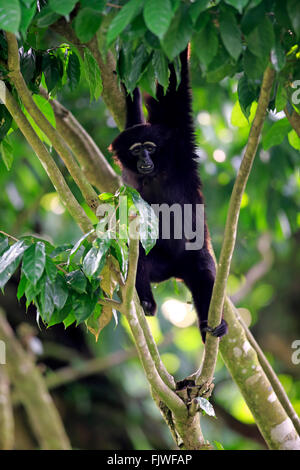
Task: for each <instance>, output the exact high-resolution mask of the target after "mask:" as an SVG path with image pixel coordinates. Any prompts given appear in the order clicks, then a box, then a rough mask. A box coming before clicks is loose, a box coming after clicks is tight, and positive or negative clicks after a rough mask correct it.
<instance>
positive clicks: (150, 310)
mask: <svg viewBox="0 0 300 470" xmlns="http://www.w3.org/2000/svg"><path fill="white" fill-rule="evenodd" d="M141 304H142V307H143V309H144V312H145V315H147V316H149V317H150V316H151V317H153V316H154V315H155V314H156V309H157V306H156V303H155V302H154V301H152V302H151V301H149V300H142V301H141Z"/></svg>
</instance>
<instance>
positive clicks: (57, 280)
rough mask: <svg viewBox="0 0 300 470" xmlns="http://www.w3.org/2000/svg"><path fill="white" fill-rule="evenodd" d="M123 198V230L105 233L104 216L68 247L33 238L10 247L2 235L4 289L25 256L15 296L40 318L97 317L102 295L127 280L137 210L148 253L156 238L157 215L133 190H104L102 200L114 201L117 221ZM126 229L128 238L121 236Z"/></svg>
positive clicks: (0, 283) (0, 281)
mask: <svg viewBox="0 0 300 470" xmlns="http://www.w3.org/2000/svg"><path fill="white" fill-rule="evenodd" d="M120 196H123V198H126V206H125V211H126V213H125V219H124V214H123V219H122V222H123V223H124V221H126V225H127V229H126V230H125V231H124V227H123V228H122V230H121V229H120V230H117V228H115V229H114V231H108V232H103V224H101V220H100V224H99V226H100V228H99V227H97V229H96V231H95V230H92V231H90V232H89V233H88V234H85V235H84V236H82V237H81V238H80V239H79V240H78V241H77V242H76V243H75V245H74V246H69V245H68V246H67V247H66V246H65V245H62V246H58V247H54V246H53V245H52V244H50V243H49V242H47V241H45V240H42V239H38V238H35V237H24V238H23V239H22V240H20V241H17V242H15V243H13V244H12V245H11V246H10V245H9V240H8V238H7V237H6V236H5V235H2V234H0V287H1V288H2V289H3V288H4V286H5V285H6V283H7V281H8V280H9V279H10V278H11V276H12V275H13V274H14V272H15V271H16V269H17V268H18V266H19V264H20V262H21V260H22V267H21V275H20V280H19V285H18V291H17V298H18V299H19V300H20V299H21V298H22V297H23V296H24V295H25V297H26V307H27V308H28V307H29V305H30V304H31V303H34V305H35V306H36V308H37V312H38V318H41V319H42V321H43V322H44V323H45V324H46V325H49V326H51V325H54V324H56V323H61V322H65V321H67V325H69V324H71V323H73V322H75V321H76V323H77V324H80V323H82V322H84V321H86V320H88V319H89V318H90V317H92V316H93V315H96V316H97V317H98V316H99V304H97V302H98V300H99V298H101V297H102V298H103V297H105V296H107V295H108V296H109V297H111V296H112V294H113V293H114V291H115V290H118V284H119V280H118V279H119V278H118V276H120V277H122V276H124V277H125V278H126V275H127V270H128V239H129V238H128V237H129V233H131V232H130V222H132V220H133V219H135V218H136V216H137V213H138V215H139V217H140V220H139V224H138V232H137V233H138V234H140V236H141V242H142V244H143V246H144V248H145V250H146V253H148V252H149V251H150V250H151V248H152V247H153V246H154V244H155V242H156V237H157V220H156V217H155V216H154V214H153V211H152V209H151V208H150V206H148V204H147V203H146V202H145V201H143V199H142V198H141V197H140V195H139V194H138V193H137V191H135V190H134V189H132V188H130V187H125V186H122V187H121V188H120V189H119V190H118V191H117V193H116V194H111V193H103V194H101V195H100V201H102V203H103V204H106V203H110V204H111V205H112V207H113V208H114V212H115V214H116V216H117V220H118V224H119V223H120V220H119V217H120V209H119V206H120V204H121V203H120V199H119V198H120ZM134 211H135V214H134ZM150 217H151V218H150ZM132 218H133V219H132ZM124 233H125V235H126V236H125V238H122V236H123V235H124ZM133 233H135V232H133ZM153 233H154V235H155V237H154V238H153ZM96 234H97V236H96V237H95V235H96ZM91 235H94V240H93V241H91V240H90V236H91ZM151 236H152V238H151ZM113 273H114V275H113ZM65 325H66V324H65ZM96 336H98V335H96Z"/></svg>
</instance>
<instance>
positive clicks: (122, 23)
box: [106, 0, 141, 45]
mask: <svg viewBox="0 0 300 470" xmlns="http://www.w3.org/2000/svg"><path fill="white" fill-rule="evenodd" d="M140 7H141V1H140V0H130V1H129V2H128V3H126V4H125V5H124V6H122V8H121V9H120V11H119V13H118V14H117V16H115V18H114V19H113V20H112V22H111V23H110V25H109V28H108V32H107V37H106V42H107V44H108V45H110V44H111V43H112V42H113V41H114V40H115V39H116V37H117V36H119V35H120V34H121V32H122V31H124V29H125V28H126V26H127V25H129V23H130V22H131V21H132V20H133V18H134V17H135V16H136V15H137V14H138V12H139V10H140Z"/></svg>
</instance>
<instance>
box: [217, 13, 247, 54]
mask: <svg viewBox="0 0 300 470" xmlns="http://www.w3.org/2000/svg"><path fill="white" fill-rule="evenodd" d="M220 34H221V38H222V41H223V43H224V46H225V47H226V49H227V51H228V52H229V54H230V55H231V56H232V57H233V58H234V60H237V59H238V58H239V56H240V54H241V52H242V39H241V32H240V30H239V27H238V25H237V21H236V18H235V16H234V15H233V13H231V12H229V11H227V10H226V11H223V12H222V13H221V17H220Z"/></svg>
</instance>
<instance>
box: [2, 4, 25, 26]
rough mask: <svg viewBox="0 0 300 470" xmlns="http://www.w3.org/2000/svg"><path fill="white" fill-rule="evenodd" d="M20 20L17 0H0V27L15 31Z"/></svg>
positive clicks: (19, 8)
mask: <svg viewBox="0 0 300 470" xmlns="http://www.w3.org/2000/svg"><path fill="white" fill-rule="evenodd" d="M20 21H21V6H20V2H19V0H0V29H3V30H4V31H9V32H11V33H17V32H18V29H19V26H20Z"/></svg>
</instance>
